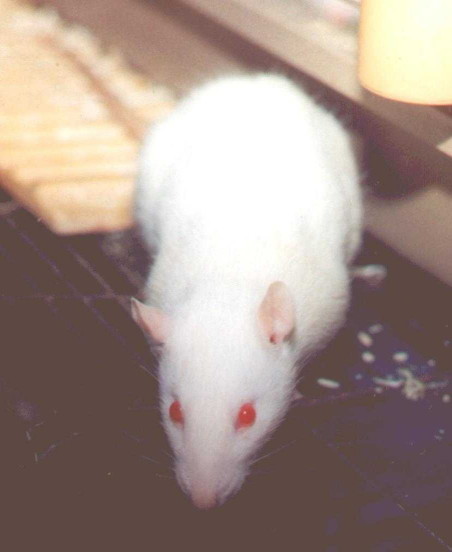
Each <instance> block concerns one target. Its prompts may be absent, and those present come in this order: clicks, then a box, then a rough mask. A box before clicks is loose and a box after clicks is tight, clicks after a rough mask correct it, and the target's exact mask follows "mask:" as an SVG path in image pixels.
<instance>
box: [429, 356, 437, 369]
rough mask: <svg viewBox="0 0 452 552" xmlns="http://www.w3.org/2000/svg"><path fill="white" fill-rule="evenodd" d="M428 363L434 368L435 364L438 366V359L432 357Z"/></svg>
mask: <svg viewBox="0 0 452 552" xmlns="http://www.w3.org/2000/svg"><path fill="white" fill-rule="evenodd" d="M427 364H428V366H431V367H432V368H433V367H434V366H436V360H434V359H433V358H430V359H429V360H427Z"/></svg>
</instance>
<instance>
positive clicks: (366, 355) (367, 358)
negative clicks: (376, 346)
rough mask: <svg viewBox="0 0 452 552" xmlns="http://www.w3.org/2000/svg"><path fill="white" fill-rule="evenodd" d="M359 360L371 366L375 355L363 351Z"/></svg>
mask: <svg viewBox="0 0 452 552" xmlns="http://www.w3.org/2000/svg"><path fill="white" fill-rule="evenodd" d="M361 358H362V359H363V360H364V362H366V363H367V364H371V363H372V362H375V355H374V354H373V353H371V352H370V351H364V352H363V354H362V355H361Z"/></svg>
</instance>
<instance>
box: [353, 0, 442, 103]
mask: <svg viewBox="0 0 452 552" xmlns="http://www.w3.org/2000/svg"><path fill="white" fill-rule="evenodd" d="M358 76H359V80H360V82H361V84H362V85H363V86H364V87H365V88H367V89H368V90H371V91H372V92H375V93H376V94H379V95H381V96H385V97H387V98H391V99H394V100H401V101H405V102H411V103H422V104H435V105H441V104H452V0H363V2H362V8H361V19H360V30H359V65H358Z"/></svg>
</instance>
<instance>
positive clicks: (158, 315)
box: [134, 282, 295, 508]
mask: <svg viewBox="0 0 452 552" xmlns="http://www.w3.org/2000/svg"><path fill="white" fill-rule="evenodd" d="M216 307H218V308H212V304H211V303H210V304H209V303H206V302H205V301H203V302H201V303H199V302H198V303H197V304H196V306H195V305H190V306H189V308H184V309H181V312H180V313H178V314H177V315H174V317H171V318H169V317H167V316H166V315H165V314H163V313H162V312H161V311H159V310H158V309H155V308H153V307H148V306H145V305H142V304H138V303H135V307H134V310H135V317H136V319H139V321H140V323H141V324H142V325H143V326H144V327H145V328H146V329H147V331H149V332H151V334H152V335H153V337H154V339H157V340H158V341H160V342H162V343H164V347H163V351H162V358H161V364H160V392H161V409H162V417H163V423H164V426H165V429H166V433H167V435H168V439H169V441H170V443H171V446H172V448H173V450H174V453H175V458H176V461H175V470H176V475H177V479H178V482H179V484H180V486H181V487H182V489H183V490H184V491H185V492H186V493H187V494H188V495H189V496H190V497H191V499H192V500H193V502H194V504H195V505H196V506H198V507H201V508H208V507H211V506H214V505H219V504H221V503H223V502H224V501H225V500H226V499H227V498H228V497H229V496H230V495H232V494H234V493H235V492H236V491H238V490H239V488H240V487H241V485H242V483H243V481H244V479H245V477H246V475H247V473H248V469H249V464H250V460H251V459H252V458H253V456H254V455H255V453H256V452H257V451H258V450H259V448H260V445H261V444H262V443H263V442H264V441H265V440H266V439H267V438H268V437H269V435H270V434H271V432H272V430H273V429H274V428H275V427H276V426H277V425H278V423H279V422H280V421H281V419H282V417H283V416H284V414H285V413H286V411H287V407H288V405H289V403H290V398H291V395H292V391H293V383H294V375H295V373H294V358H293V354H292V347H291V344H290V342H289V340H288V338H289V336H290V334H291V333H292V330H293V327H294V309H293V305H292V301H291V298H290V296H289V293H288V290H287V288H286V286H285V285H284V284H282V283H281V282H275V283H273V284H272V285H271V286H270V287H269V288H268V290H267V292H266V294H265V296H264V298H263V299H262V298H261V300H260V301H258V302H257V303H256V305H255V306H254V308H253V306H252V305H249V304H247V305H246V306H245V307H244V308H242V307H243V305H240V304H237V303H236V304H234V305H233V307H234V308H225V305H224V304H222V305H221V307H220V306H219V305H218V303H216ZM251 311H254V312H251Z"/></svg>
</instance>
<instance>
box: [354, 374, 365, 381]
mask: <svg viewBox="0 0 452 552" xmlns="http://www.w3.org/2000/svg"><path fill="white" fill-rule="evenodd" d="M362 379H363V375H362V374H355V380H362Z"/></svg>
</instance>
